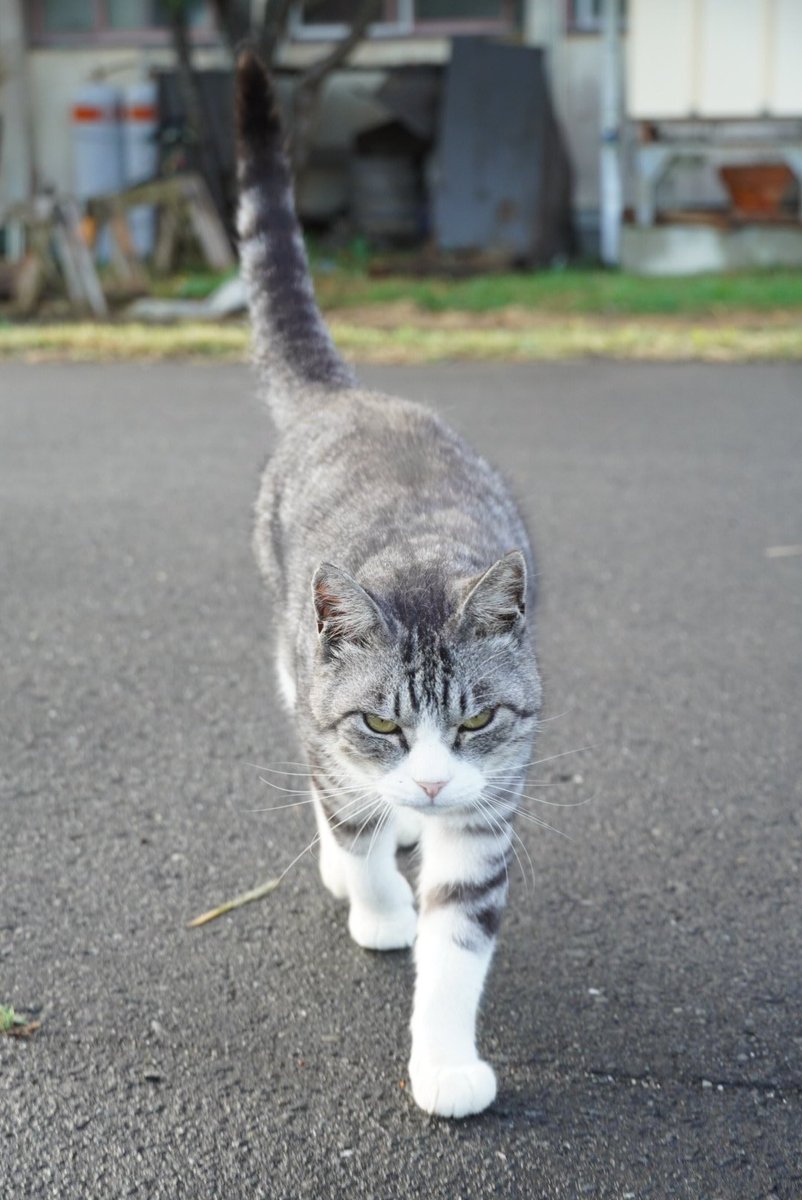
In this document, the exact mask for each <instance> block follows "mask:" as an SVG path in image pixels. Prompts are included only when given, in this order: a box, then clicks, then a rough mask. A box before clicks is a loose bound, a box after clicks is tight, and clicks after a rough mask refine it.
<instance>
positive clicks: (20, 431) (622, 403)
mask: <svg viewBox="0 0 802 1200" xmlns="http://www.w3.org/2000/svg"><path fill="white" fill-rule="evenodd" d="M363 375H364V377H365V378H366V379H367V380H368V381H370V382H372V383H375V384H377V385H380V386H383V387H386V388H392V389H396V390H398V391H401V392H403V393H405V394H407V395H410V396H415V397H420V398H428V399H431V400H432V402H433V403H434V404H435V405H436V406H437V407H438V408H439V409H440V410H441V411H442V412H444V413H445V414H446V415H447V416H448V417H449V418H450V419H451V420H452V421H453V422H454V423H455V424H456V425H457V426H458V427H460V428H461V429H462V430H464V431H465V432H466V433H467V434H468V435H469V436H470V437H471V438H472V439H473V440H474V441H475V442H477V443H478V444H479V445H480V446H481V447H482V448H483V449H484V450H485V452H486V453H488V454H489V456H490V457H491V458H493V459H494V460H495V461H496V462H497V463H498V464H499V465H501V466H502V467H504V468H505V469H506V470H507V471H508V472H509V473H510V474H511V475H512V477H513V479H514V480H515V481H516V482H517V486H518V490H519V493H520V496H521V498H522V501H523V504H524V506H525V509H526V511H527V513H528V514H529V516H530V518H531V524H532V528H533V531H534V534H535V540H536V544H537V546H538V548H539V556H540V564H541V573H542V580H541V582H542V604H541V610H540V618H539V641H540V647H541V658H542V662H543V667H544V673H545V682H546V688H547V700H548V711H547V714H546V715H547V716H550V717H553V718H554V719H553V720H551V721H550V722H549V723H548V724H547V725H546V728H545V732H544V735H543V737H542V740H541V743H540V751H541V753H542V755H543V757H544V758H548V759H550V761H547V762H544V763H543V764H542V765H541V766H540V767H538V768H537V771H536V774H535V777H536V778H537V779H541V780H546V781H548V782H549V783H552V784H555V785H556V786H553V787H550V788H547V789H546V788H544V789H542V790H541V791H536V790H534V789H533V790H532V795H533V796H535V797H539V798H542V799H548V800H550V801H559V802H561V803H562V802H564V803H569V802H572V801H573V800H577V799H585V798H590V802H589V803H588V804H586V805H584V806H581V807H574V808H547V807H545V806H543V805H541V804H540V803H537V802H535V801H533V802H532V804H531V808H532V809H533V811H536V813H537V814H538V815H541V816H544V817H545V819H546V820H548V821H549V823H550V824H553V825H555V826H556V827H558V828H559V829H560V830H562V831H563V832H564V833H565V834H567V835H568V838H564V837H560V836H558V835H557V834H556V833H552V832H550V831H549V830H547V829H543V828H539V827H537V826H535V825H533V824H529V823H526V822H523V823H522V824H521V828H520V832H521V837H522V839H523V842H524V843H525V847H526V851H527V855H528V857H529V858H531V867H530V863H529V862H528V861H527V857H526V856H524V854H523V852H522V855H521V857H522V859H523V863H524V867H525V868H526V872H527V875H528V878H526V879H525V878H523V876H522V874H521V873H519V875H518V878H517V879H516V880H515V883H514V887H513V899H512V903H511V908H510V910H509V914H508V918H507V920H506V924H505V926H504V930H503V937H502V942H501V946H500V949H499V952H498V955H497V959H496V963H495V967H494V971H493V974H492V980H491V984H490V987H489V990H488V993H487V998H486V1002H485V1005H484V1018H483V1024H482V1045H483V1048H484V1050H485V1052H486V1053H487V1055H488V1056H489V1057H490V1059H491V1060H492V1061H493V1062H494V1063H495V1064H496V1065H497V1067H498V1069H499V1074H500V1083H501V1087H500V1093H499V1097H498V1100H497V1102H496V1104H495V1105H494V1107H493V1108H492V1110H491V1111H489V1112H488V1113H487V1114H485V1115H483V1116H481V1117H479V1118H476V1119H473V1120H470V1121H467V1122H464V1123H460V1124H453V1123H447V1122H441V1121H437V1120H432V1119H429V1118H427V1117H425V1116H424V1115H422V1114H421V1113H420V1112H419V1111H418V1110H417V1109H415V1107H414V1106H413V1104H412V1102H411V1100H410V1097H409V1095H408V1091H407V1089H406V1088H405V1087H404V1083H405V1074H406V1065H405V1064H406V1056H407V1050H408V1043H407V1033H406V1028H405V1026H406V1020H407V1014H408V1009H409V1001H410V990H411V984H412V971H411V964H410V962H409V959H408V956H407V955H405V954H392V955H388V956H377V955H372V954H369V953H366V952H364V951H361V950H359V949H358V948H357V947H356V946H354V945H353V944H352V943H351V942H350V941H349V939H348V936H347V932H346V928H345V921H344V914H343V912H342V910H341V909H339V908H338V907H337V906H335V905H334V904H333V903H332V902H331V901H330V898H329V897H328V895H327V894H326V893H324V892H323V890H322V888H321V887H320V885H319V883H318V881H317V877H316V873H315V862H314V860H313V856H312V855H307V856H305V857H303V858H302V859H301V860H300V861H299V862H298V864H297V865H296V866H295V867H294V868H293V870H292V871H291V872H290V873H289V875H288V876H287V878H286V880H285V882H284V884H283V885H282V887H281V888H280V889H279V890H278V891H277V892H276V893H274V894H273V895H272V896H271V897H270V898H269V899H267V900H265V901H263V902H261V903H259V904H255V905H252V906H250V907H249V908H247V909H243V910H241V911H240V912H238V913H235V914H233V915H231V916H228V917H225V918H223V919H222V920H220V921H218V922H216V923H215V924H213V925H210V926H208V927H207V928H206V929H204V930H198V931H189V930H188V929H187V928H186V922H187V920H188V919H189V918H191V917H192V916H194V915H195V914H197V913H198V912H200V911H202V910H204V909H205V908H208V907H210V906H211V905H212V904H214V903H216V902H218V901H221V900H223V899H226V898H227V897H229V896H231V895H232V894H235V893H237V892H239V891H241V890H243V889H244V888H247V887H250V886H252V885H254V884H257V883H259V882H261V881H263V880H265V879H267V878H269V877H270V876H272V875H275V874H277V873H278V872H279V871H281V870H282V869H283V868H284V867H285V866H286V865H287V863H288V862H289V861H290V860H291V859H292V858H293V857H294V856H295V855H296V854H298V852H299V851H300V850H301V849H302V848H303V846H304V845H305V844H306V842H307V841H308V839H309V838H311V837H312V832H313V830H312V823H311V822H310V819H309V817H308V814H307V813H306V812H305V810H304V809H303V808H299V809H287V810H286V811H282V812H275V813H266V812H261V813H260V812H258V811H254V810H258V809H259V808H261V807H264V806H266V805H269V804H274V803H276V800H275V798H273V797H272V796H271V795H269V794H267V789H266V788H265V787H264V786H263V785H262V784H260V783H259V780H258V778H257V773H256V771H255V770H254V769H253V768H252V767H250V766H249V765H248V764H249V763H270V762H275V761H276V760H283V759H296V758H297V757H298V750H297V746H296V744H295V742H294V740H293V734H292V730H291V728H290V726H289V724H288V721H287V719H286V718H285V716H284V715H283V712H282V710H281V708H280V706H279V704H278V703H277V700H276V693H275V686H274V682H273V676H272V674H271V667H270V636H269V635H270V622H271V613H270V611H269V607H268V606H267V604H266V601H265V598H264V596H263V594H262V591H261V589H260V586H259V583H258V581H257V578H256V572H255V569H254V567H253V565H252V562H251V558H250V549H249V532H250V530H249V524H250V507H251V504H252V502H253V499H254V496H255V492H256V484H257V475H258V469H259V467H260V465H261V461H262V459H263V458H264V456H265V454H266V452H267V450H268V449H269V445H270V429H269V425H268V422H267V419H266V417H265V416H264V414H263V413H262V412H261V410H260V408H259V407H258V405H257V404H256V403H255V401H254V400H253V398H252V386H251V381H250V376H249V374H248V372H246V371H245V370H241V369H235V368H215V367H205V368H201V367H189V366H176V365H171V366H159V367H156V366H118V367H100V366H88V367H77V366H70V367H66V366H65V367H55V366H47V367H23V366H10V365H3V366H2V367H0V499H1V501H2V511H1V512H0V573H1V579H2V582H1V584H0V655H1V658H0V662H2V677H3V686H2V693H1V694H0V729H1V730H2V762H1V763H0V784H1V785H2V800H1V801H0V803H2V813H1V815H2V820H1V821H0V888H1V889H2V890H1V894H0V1002H6V1003H13V1004H14V1005H15V1006H16V1007H17V1008H18V1009H21V1010H26V1011H29V1012H31V1013H33V1014H36V1015H38V1017H39V1019H41V1021H42V1027H41V1030H40V1031H39V1032H38V1033H37V1034H36V1035H35V1036H34V1037H32V1038H30V1039H29V1040H28V1041H16V1040H14V1041H12V1040H11V1039H8V1038H0V1197H2V1198H3V1200H7V1198H8V1200H11V1198H13V1200H18V1198H23V1197H25V1198H27V1197H59V1198H61V1197H67V1198H72V1197H76V1198H89V1200H95V1198H106V1197H113V1198H116V1197H122V1196H129V1195H130V1196H137V1197H154V1198H156V1197H185V1196H186V1197H199V1198H201V1197H202V1198H204V1200H217V1198H223V1200H240V1198H242V1200H245V1198H247V1200H250V1198H256V1197H267V1198H270V1200H273V1198H284V1197H287V1198H289V1197H301V1196H310V1197H377V1198H383V1197H415V1198H416V1200H418V1198H419V1197H421V1196H424V1197H435V1198H439V1197H443V1198H448V1200H456V1198H458V1197H462V1198H463V1200H474V1198H475V1200H478V1198H480V1197H482V1198H484V1197H488V1196H503V1197H533V1198H539V1197H611V1198H616V1200H627V1198H630V1200H633V1198H634V1200H640V1198H641V1197H660V1198H668V1197H671V1200H678V1198H684V1197H687V1198H689V1200H731V1198H735V1200H743V1198H745V1200H752V1198H757V1197H763V1198H768V1197H776V1198H778V1200H795V1198H798V1197H800V1196H802V1021H801V1020H800V1012H801V1011H802V984H801V982H800V963H801V962H802V955H801V954H800V950H802V946H801V945H800V943H801V942H802V919H800V860H801V859H802V851H801V849H800V833H801V832H802V831H801V830H800V812H802V808H801V807H800V799H802V791H801V789H800V755H799V749H800V731H799V726H800V706H801V705H800V702H801V701H802V661H800V660H801V659H802V633H801V628H802V557H790V556H789V557H767V555H766V550H767V548H769V547H772V546H778V545H789V544H798V543H800V542H802V369H801V368H800V367H799V366H783V365H776V366H759V367H758V366H737V367H736V366H727V367H724V366H721V367H715V366H704V367H701V366H690V365H688V366H681V365H680V366H640V365H628V366H616V365H611V364H605V363H586V364H575V365H570V364H563V365H554V366H532V367H515V368H508V367H504V366H492V367H490V366H488V367H479V366H473V365H472V366H459V367H457V366H454V367H443V368H439V369H426V370H411V369H410V370H402V369H396V370H389V369H388V370H378V369H377V370H371V371H365V372H364V373H363ZM588 745H590V746H592V748H591V749H589V750H585V751H580V750H579V748H580V747H583V746H588ZM571 751H576V753H568V752H571ZM558 754H562V755H564V757H562V758H551V756H554V755H558ZM569 839H570V840H569ZM532 874H534V879H532V877H531V876H532Z"/></svg>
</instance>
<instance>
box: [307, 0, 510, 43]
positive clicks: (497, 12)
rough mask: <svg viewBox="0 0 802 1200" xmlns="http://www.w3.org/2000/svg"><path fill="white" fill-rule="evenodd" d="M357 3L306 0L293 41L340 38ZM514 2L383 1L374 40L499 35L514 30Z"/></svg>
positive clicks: (450, 0) (348, 0)
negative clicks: (432, 35) (449, 35)
mask: <svg viewBox="0 0 802 1200" xmlns="http://www.w3.org/2000/svg"><path fill="white" fill-rule="evenodd" d="M358 7H359V6H358V4H357V2H356V0H309V2H308V3H303V2H301V3H298V4H297V5H296V7H295V10H294V12H293V18H292V23H291V29H292V32H293V33H294V34H295V36H296V37H306V38H333V37H342V36H343V35H344V34H345V33H346V32H347V30H348V27H349V26H350V24H351V21H352V20H353V17H354V14H355V13H356V12H357V10H358ZM517 7H518V6H517V2H516V0H382V4H381V5H380V10H379V19H378V21H377V22H376V23H375V24H374V25H372V26H371V29H370V32H371V35H372V36H373V37H398V36H404V35H410V34H424V35H425V34H440V33H443V34H446V33H460V32H461V33H471V32H477V33H480V32H493V31H495V32H499V31H501V30H505V29H511V28H513V27H514V26H515V24H516V20H515V16H516V12H517Z"/></svg>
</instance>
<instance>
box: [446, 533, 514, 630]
mask: <svg viewBox="0 0 802 1200" xmlns="http://www.w3.org/2000/svg"><path fill="white" fill-rule="evenodd" d="M465 589H466V590H465V594H464V597H463V600H462V603H461V604H460V606H459V610H458V612H457V623H458V627H459V628H460V629H464V630H466V631H470V632H472V633H475V634H478V635H480V636H485V637H487V636H490V635H492V634H496V635H498V634H505V633H517V632H518V631H519V630H520V629H522V628H523V624H524V616H525V613H526V560H525V558H524V556H523V554H521V551H520V550H511V551H510V553H509V554H505V555H504V557H503V558H500V559H498V561H497V562H494V563H493V565H492V567H488V569H487V570H486V571H485V572H484V574H482V575H478V576H475V577H474V578H473V579H470V580H468V582H467V584H466V585H465Z"/></svg>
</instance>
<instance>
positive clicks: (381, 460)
mask: <svg viewBox="0 0 802 1200" xmlns="http://www.w3.org/2000/svg"><path fill="white" fill-rule="evenodd" d="M422 539H424V540H428V541H429V542H432V541H433V540H434V541H437V542H439V543H449V544H451V545H452V546H453V547H454V548H459V547H462V548H463V550H464V551H465V552H466V553H467V554H468V555H469V557H470V558H476V559H477V560H482V561H484V560H485V559H486V558H488V556H492V555H493V554H495V553H496V552H497V551H498V553H504V552H505V551H506V550H507V549H510V548H512V547H513V546H521V547H526V546H527V539H526V534H525V532H524V528H523V523H522V520H521V517H520V515H519V513H518V509H517V506H516V504H515V501H514V499H513V497H512V495H511V492H510V489H509V487H508V486H507V484H506V483H505V481H504V480H503V478H502V477H501V475H500V474H499V473H498V472H497V471H496V470H495V469H494V468H493V467H491V466H490V464H489V463H488V462H487V461H486V460H485V459H484V458H483V457H482V456H481V455H480V454H479V453H478V452H477V451H476V450H475V449H473V447H471V446H470V445H469V444H468V443H467V442H466V441H465V439H464V438H462V437H461V436H460V435H459V434H458V433H457V432H456V431H455V430H454V429H452V428H451V427H450V426H449V425H448V424H447V423H446V422H445V421H444V420H443V419H442V418H441V417H439V416H438V415H437V414H436V413H435V412H433V411H431V410H430V409H428V408H426V407H424V406H423V405H421V404H417V403H415V402H413V401H410V400H405V399H401V398H398V397H394V396H387V395H383V394H381V393H377V392H373V391H366V390H365V391H363V390H355V389H352V390H348V391H343V392H341V393H337V394H334V395H332V394H331V393H329V394H328V395H327V396H325V397H321V399H320V402H319V403H315V404H310V406H309V408H308V409H307V414H305V415H304V417H303V418H302V419H299V420H298V421H297V423H296V424H295V425H294V426H293V427H292V428H291V429H289V430H287V429H285V431H284V432H283V433H282V435H281V436H280V438H279V440H278V443H277V445H276V446H275V448H274V451H273V454H272V456H271V458H270V460H269V462H268V465H267V467H266V469H265V473H264V476H263V480H262V487H261V491H260V496H259V500H258V503H257V554H258V556H259V558H260V562H261V564H262V566H263V568H264V569H265V571H266V573H271V574H272V573H274V572H275V571H276V569H279V570H281V569H282V568H283V567H286V566H287V565H289V563H290V561H291V560H292V561H293V565H295V566H297V567H299V568H301V569H302V570H303V567H304V565H305V563H306V562H312V561H319V560H320V559H326V560H329V561H337V562H340V563H342V564H343V565H345V566H347V567H349V569H351V570H354V571H356V570H358V568H359V565H360V562H361V561H364V559H365V558H366V557H367V555H368V554H372V555H375V554H376V553H378V552H379V551H380V550H381V548H382V547H388V548H389V547H391V546H393V545H396V546H397V545H399V544H403V545H406V546H407V547H413V546H415V545H416V544H419V543H421V540H422Z"/></svg>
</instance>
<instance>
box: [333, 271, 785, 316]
mask: <svg viewBox="0 0 802 1200" xmlns="http://www.w3.org/2000/svg"><path fill="white" fill-rule="evenodd" d="M315 282H316V287H317V292H318V296H319V298H320V302H321V305H322V307H323V308H325V309H328V310H332V311H333V310H337V309H342V308H352V307H360V308H361V307H365V306H373V305H377V304H387V303H393V302H395V301H400V300H403V301H406V302H409V303H412V304H414V305H415V307H416V308H418V309H420V310H421V311H422V312H431V313H437V312H464V313H489V312H496V311H498V310H499V309H502V308H506V307H508V306H510V305H515V306H518V307H522V308H527V309H529V310H532V311H535V312H542V313H554V314H565V315H588V316H590V315H594V316H647V315H655V316H669V315H670V316H703V315H714V316H720V315H725V314H727V313H732V312H739V311H740V312H742V311H750V312H760V313H765V312H770V311H773V310H777V309H784V310H788V309H802V271H752V272H744V273H742V274H733V275H700V276H691V277H678V278H668V279H662V278H661V279H650V278H643V277H641V276H637V275H628V274H625V273H624V272H616V271H601V270H584V271H583V270H573V269H572V270H564V271H542V272H533V273H523V272H519V273H515V274H499V275H477V276H475V277H474V278H471V279H438V278H427V279H419V278H410V277H404V276H392V277H389V278H385V279H378V278H372V277H371V276H369V275H367V274H365V273H364V272H359V271H347V270H340V271H332V272H330V273H323V272H321V271H320V270H319V269H318V271H317V273H316V280H315Z"/></svg>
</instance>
